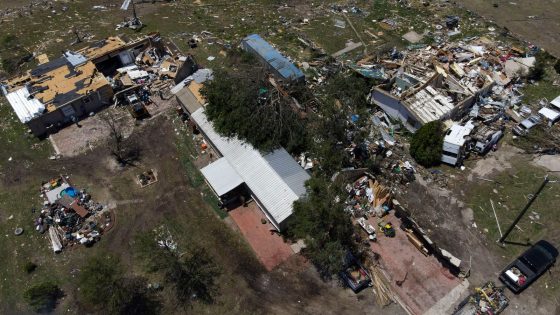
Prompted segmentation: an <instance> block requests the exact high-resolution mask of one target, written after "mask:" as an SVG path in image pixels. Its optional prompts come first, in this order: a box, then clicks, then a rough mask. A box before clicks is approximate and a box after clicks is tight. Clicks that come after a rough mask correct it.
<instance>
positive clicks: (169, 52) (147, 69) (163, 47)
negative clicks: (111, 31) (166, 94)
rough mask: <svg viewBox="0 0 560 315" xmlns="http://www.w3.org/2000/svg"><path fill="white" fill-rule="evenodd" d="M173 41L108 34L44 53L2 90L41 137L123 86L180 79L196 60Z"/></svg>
mask: <svg viewBox="0 0 560 315" xmlns="http://www.w3.org/2000/svg"><path fill="white" fill-rule="evenodd" d="M172 46H173V45H169V44H168V43H164V41H163V39H162V38H161V37H160V36H159V34H157V33H153V34H150V35H148V36H145V37H142V38H139V39H135V40H128V39H124V38H121V37H109V38H106V39H102V40H100V41H97V42H95V43H93V44H91V45H90V46H88V47H85V48H83V49H80V50H77V51H66V52H64V53H63V55H62V57H59V58H56V59H54V60H50V61H49V60H48V58H44V57H43V58H41V62H42V63H41V64H39V65H38V66H37V67H36V68H35V69H33V70H30V71H28V72H27V73H25V74H24V75H21V76H16V77H13V78H10V79H8V80H5V81H3V82H1V83H0V90H1V91H2V93H3V94H4V95H5V96H6V99H7V100H8V102H9V103H10V105H11V106H12V108H13V109H14V112H15V113H16V115H17V116H18V118H19V120H20V121H21V122H22V123H24V124H26V125H27V126H28V128H29V129H30V131H31V132H32V133H33V134H34V135H36V136H44V135H46V134H49V133H52V132H56V131H57V130H58V129H60V128H62V127H63V126H65V125H67V124H69V123H72V122H77V121H79V120H80V119H82V118H84V117H87V116H88V115H91V114H92V113H95V112H98V111H99V110H101V109H103V108H104V107H106V106H107V105H110V104H112V103H113V97H114V96H115V94H118V92H119V91H121V90H123V89H126V88H129V87H133V88H134V87H138V86H142V85H145V84H146V83H150V84H158V85H159V86H158V88H162V87H164V86H165V84H167V85H168V86H169V87H170V86H171V85H174V84H175V83H177V82H179V81H181V80H183V79H184V78H185V77H187V76H188V75H190V74H191V73H192V72H194V71H195V70H196V69H195V67H196V65H195V63H194V61H193V60H192V58H190V57H189V56H182V55H180V52H178V49H176V48H173V47H172ZM123 68H124V70H123ZM162 83H163V84H162Z"/></svg>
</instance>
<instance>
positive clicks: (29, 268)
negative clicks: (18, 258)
mask: <svg viewBox="0 0 560 315" xmlns="http://www.w3.org/2000/svg"><path fill="white" fill-rule="evenodd" d="M35 269H37V265H36V264H35V263H34V262H32V261H28V262H26V263H25V265H23V270H25V272H27V273H32V272H33V271H35Z"/></svg>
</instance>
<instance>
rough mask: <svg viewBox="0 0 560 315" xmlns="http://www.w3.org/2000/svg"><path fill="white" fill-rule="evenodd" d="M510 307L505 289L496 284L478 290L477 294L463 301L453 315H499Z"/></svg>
mask: <svg viewBox="0 0 560 315" xmlns="http://www.w3.org/2000/svg"><path fill="white" fill-rule="evenodd" d="M508 305H509V299H508V298H507V297H506V296H505V295H504V288H503V287H502V288H498V287H496V285H495V284H494V282H491V281H490V282H488V283H486V284H485V285H484V286H483V287H482V288H476V289H475V293H473V294H472V295H470V296H468V297H467V298H466V299H465V300H463V301H462V302H461V303H460V304H459V306H458V307H457V309H456V311H455V312H454V313H453V315H497V314H500V313H501V312H503V311H504V310H505V309H506V307H507V306H508Z"/></svg>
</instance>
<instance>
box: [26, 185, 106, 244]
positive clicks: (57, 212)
mask: <svg viewBox="0 0 560 315" xmlns="http://www.w3.org/2000/svg"><path fill="white" fill-rule="evenodd" d="M41 195H42V196H43V198H44V203H43V208H42V209H41V213H40V214H39V217H37V219H36V220H35V229H36V230H37V231H38V232H40V233H44V232H46V231H48V232H49V237H50V240H51V244H52V247H53V251H54V252H57V253H58V252H60V251H62V249H63V248H64V247H67V246H73V245H74V244H83V245H92V244H93V243H95V242H97V241H98V240H99V239H100V238H101V235H102V234H103V233H104V232H105V231H107V230H108V229H110V228H111V227H112V224H113V220H112V216H111V212H110V211H109V210H108V208H107V207H106V206H104V205H102V204H100V203H97V202H95V201H94V200H92V199H91V196H90V195H89V194H88V193H87V192H86V191H85V189H81V190H78V189H76V188H75V187H73V186H72V185H71V184H70V182H69V181H68V179H67V177H65V176H60V177H57V178H53V179H51V180H50V181H48V182H46V183H44V184H43V185H42V186H41Z"/></svg>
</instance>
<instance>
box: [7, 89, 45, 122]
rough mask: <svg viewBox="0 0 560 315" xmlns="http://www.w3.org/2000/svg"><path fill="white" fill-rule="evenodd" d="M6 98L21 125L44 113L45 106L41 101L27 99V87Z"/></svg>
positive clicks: (9, 94)
mask: <svg viewBox="0 0 560 315" xmlns="http://www.w3.org/2000/svg"><path fill="white" fill-rule="evenodd" d="M6 98H7V99H8V102H9V103H10V105H12V108H13V109H14V112H16V115H17V116H18V118H19V120H20V121H21V122H22V123H26V122H28V121H30V120H31V119H33V118H35V117H38V116H41V115H42V114H43V112H44V111H45V105H44V104H43V103H41V101H39V100H38V99H36V98H30V97H29V91H28V90H27V87H23V88H21V89H19V90H16V91H13V92H11V93H8V94H7V95H6Z"/></svg>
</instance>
